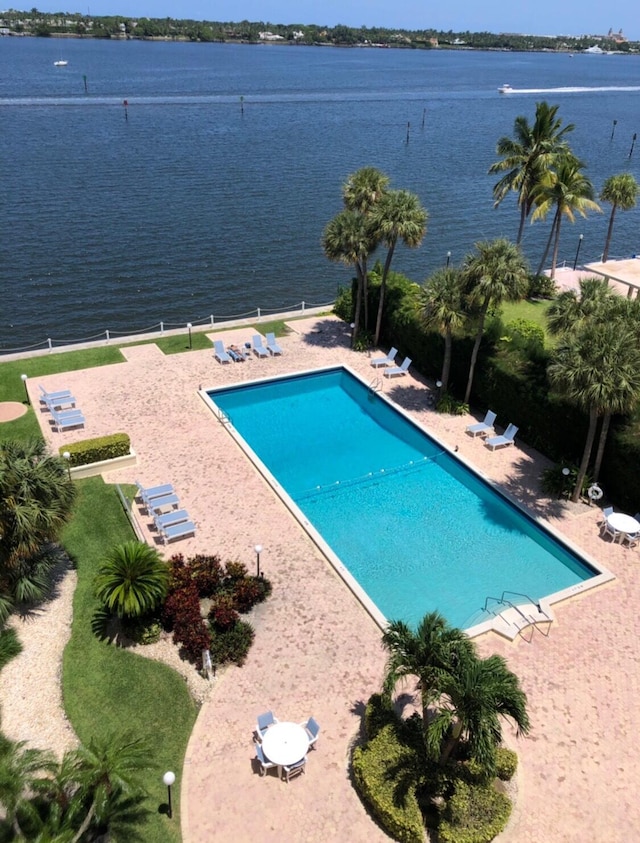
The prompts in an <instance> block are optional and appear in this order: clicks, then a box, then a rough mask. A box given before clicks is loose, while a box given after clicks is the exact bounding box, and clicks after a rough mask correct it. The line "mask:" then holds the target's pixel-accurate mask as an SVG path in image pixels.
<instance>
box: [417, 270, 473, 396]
mask: <svg viewBox="0 0 640 843" xmlns="http://www.w3.org/2000/svg"><path fill="white" fill-rule="evenodd" d="M462 291H463V283H462V277H461V275H460V271H459V270H458V269H455V268H454V267H446V268H444V269H438V270H436V271H435V272H434V273H433V275H431V276H430V277H429V278H427V280H426V282H425V284H424V286H423V287H422V288H421V290H420V295H419V311H420V316H421V317H422V320H423V322H424V324H425V326H426V327H428V328H435V329H436V330H437V331H438V333H439V334H440V336H441V337H442V338H443V339H444V361H443V363H442V373H441V375H440V380H441V382H442V391H443V392H446V391H447V387H448V384H449V373H450V371H451V355H452V348H453V333H454V331H457V330H458V329H460V328H462V326H463V325H464V323H465V320H466V318H467V314H466V311H465V308H464V301H463V295H462Z"/></svg>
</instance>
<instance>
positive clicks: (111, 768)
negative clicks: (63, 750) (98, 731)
mask: <svg viewBox="0 0 640 843" xmlns="http://www.w3.org/2000/svg"><path fill="white" fill-rule="evenodd" d="M70 755H71V760H72V762H73V764H74V766H75V773H74V778H75V781H76V782H77V784H78V787H79V794H80V797H81V798H84V799H85V800H87V801H88V802H89V809H88V811H87V813H86V816H85V818H84V820H83V822H82V824H81V826H80V828H79V829H78V831H77V833H76V835H75V837H74V838H73V843H78V841H79V840H81V839H82V837H83V835H84V834H85V833H86V831H87V829H88V828H90V827H91V826H92V825H93V824H98V825H99V826H102V827H104V826H107V828H108V827H109V825H110V822H111V820H112V818H113V813H114V809H117V806H118V801H119V800H120V799H121V798H122V797H134V798H135V797H138V796H140V795H142V794H143V792H144V791H143V789H142V786H141V784H140V779H139V774H140V773H141V772H142V771H144V770H148V769H149V768H150V766H151V764H150V759H149V749H148V747H147V746H146V744H145V743H144V742H143V741H142V740H141V739H140V738H133V737H131V735H128V734H124V735H122V736H118V737H113V736H109V737H105V738H94V739H92V740H91V742H90V744H89V746H88V747H80V748H79V749H78V750H76V751H75V752H73V753H71V754H70Z"/></svg>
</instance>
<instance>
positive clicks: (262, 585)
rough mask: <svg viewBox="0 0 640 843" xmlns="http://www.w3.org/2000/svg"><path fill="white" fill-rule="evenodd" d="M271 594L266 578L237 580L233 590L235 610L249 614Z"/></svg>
mask: <svg viewBox="0 0 640 843" xmlns="http://www.w3.org/2000/svg"><path fill="white" fill-rule="evenodd" d="M270 594H271V583H270V582H269V580H268V579H266V577H243V579H241V580H238V581H237V582H236V583H235V585H234V589H233V600H234V603H235V607H236V609H237V610H238V611H239V612H240V613H242V614H244V613H245V612H249V611H250V610H251V609H252V608H253V607H254V606H255V605H256V603H262V602H263V601H264V600H266V599H267V597H268V596H269V595H270Z"/></svg>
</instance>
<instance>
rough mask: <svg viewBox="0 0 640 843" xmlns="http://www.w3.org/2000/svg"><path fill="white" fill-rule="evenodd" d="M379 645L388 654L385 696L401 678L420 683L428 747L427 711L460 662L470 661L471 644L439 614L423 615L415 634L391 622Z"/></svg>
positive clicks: (463, 634) (411, 630) (400, 624)
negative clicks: (384, 648) (408, 678)
mask: <svg viewBox="0 0 640 843" xmlns="http://www.w3.org/2000/svg"><path fill="white" fill-rule="evenodd" d="M382 643H383V645H384V646H385V647H386V649H387V650H388V651H389V656H388V659H387V665H386V670H385V679H384V691H385V694H387V695H388V696H390V695H391V693H392V692H393V689H394V688H395V686H396V683H397V682H398V680H399V679H401V678H404V677H407V676H416V677H417V678H418V680H419V683H420V696H421V699H422V712H423V714H422V721H423V731H424V735H425V743H427V730H428V720H427V709H428V707H429V705H430V703H432V702H433V700H434V699H435V698H436V697H437V696H438V694H439V692H440V688H441V687H442V683H443V681H444V679H445V677H447V676H450V675H452V674H453V673H455V671H456V670H457V669H458V667H459V665H460V663H461V661H462V660H463V659H466V658H471V656H472V654H473V651H474V649H473V644H472V642H471V641H470V639H469V638H468V637H467V636H466V634H465V633H464V632H463V631H462V630H461V629H456V628H455V627H452V626H450V624H449V623H448V621H447V620H446V618H444V617H443V616H442V615H441V614H440V613H439V612H430V613H429V614H427V615H425V616H424V618H423V619H422V621H421V622H420V624H419V625H418V628H417V629H416V630H415V631H414V630H413V629H411V628H410V627H409V626H408V625H407V624H406V623H404V621H392V622H391V623H390V624H389V626H388V627H387V629H386V630H385V631H384V633H383V635H382Z"/></svg>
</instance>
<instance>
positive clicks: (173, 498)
mask: <svg viewBox="0 0 640 843" xmlns="http://www.w3.org/2000/svg"><path fill="white" fill-rule="evenodd" d="M179 503H180V499H179V498H178V496H177V495H173V494H172V495H162V497H160V498H152V499H151V500H150V501H148V502H145V508H146V510H147V512H148V513H149V515H151V514H152V513H153V512H156V513H158V514H159V513H160V512H161V511H162V510H163V509H166V508H167V507H171V508H172V509H177V508H178V504H179Z"/></svg>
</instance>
